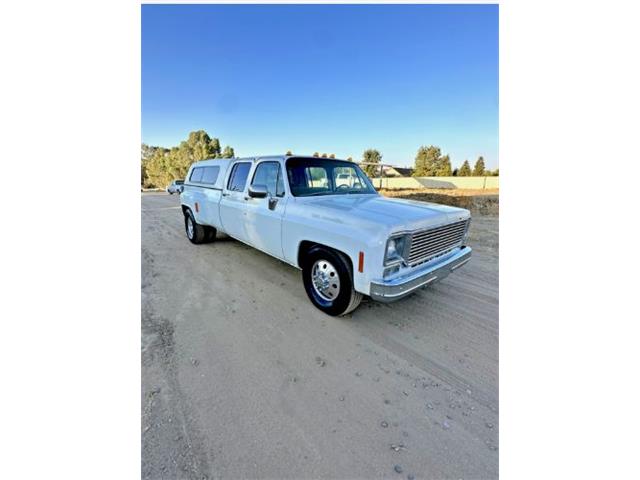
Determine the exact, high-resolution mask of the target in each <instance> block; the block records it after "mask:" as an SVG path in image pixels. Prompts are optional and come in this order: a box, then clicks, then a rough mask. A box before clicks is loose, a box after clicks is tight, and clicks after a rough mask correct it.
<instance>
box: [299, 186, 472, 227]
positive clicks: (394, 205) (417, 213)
mask: <svg viewBox="0 0 640 480" xmlns="http://www.w3.org/2000/svg"><path fill="white" fill-rule="evenodd" d="M297 200H299V201H301V202H303V203H305V204H306V205H308V206H309V207H312V208H317V209H320V210H322V211H323V212H322V213H323V217H325V218H326V216H328V215H330V214H331V212H333V213H335V215H337V216H339V218H341V220H342V222H349V221H350V220H351V221H353V222H355V223H357V222H358V221H366V222H367V223H378V224H382V225H384V226H386V227H387V228H389V229H390V230H393V231H400V230H418V229H423V228H428V227H431V226H435V225H439V224H442V223H449V222H454V221H458V220H464V219H467V218H469V216H470V214H469V211H468V210H465V209H463V208H457V207H449V206H447V205H439V204H436V203H427V202H419V201H415V200H403V199H395V198H387V197H383V196H381V195H366V194H360V195H327V196H317V197H298V198H297ZM346 216H348V217H350V218H347V217H346ZM349 223H350V222H349Z"/></svg>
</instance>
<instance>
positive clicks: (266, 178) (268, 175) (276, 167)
mask: <svg viewBox="0 0 640 480" xmlns="http://www.w3.org/2000/svg"><path fill="white" fill-rule="evenodd" d="M251 185H264V186H266V187H267V191H268V192H269V193H270V194H271V195H273V196H276V197H282V196H284V181H283V179H282V170H281V169H280V164H279V163H278V162H262V163H260V164H259V165H258V166H257V167H256V173H255V174H254V175H253V180H252V181H251Z"/></svg>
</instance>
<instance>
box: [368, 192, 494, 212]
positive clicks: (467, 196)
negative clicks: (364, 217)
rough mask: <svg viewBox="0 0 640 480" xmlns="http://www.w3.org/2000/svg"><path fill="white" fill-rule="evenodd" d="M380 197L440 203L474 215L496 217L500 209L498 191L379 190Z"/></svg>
mask: <svg viewBox="0 0 640 480" xmlns="http://www.w3.org/2000/svg"><path fill="white" fill-rule="evenodd" d="M380 194H381V195H385V196H387V197H395V198H405V199H407V200H419V201H421V202H432V203H440V204H443V205H451V206H453V207H461V208H466V209H468V210H470V211H471V212H472V213H474V214H481V215H498V214H499V209H500V194H499V189H497V188H493V189H487V190H466V189H465V190H463V189H442V188H417V189H413V188H406V189H394V190H386V189H382V190H380Z"/></svg>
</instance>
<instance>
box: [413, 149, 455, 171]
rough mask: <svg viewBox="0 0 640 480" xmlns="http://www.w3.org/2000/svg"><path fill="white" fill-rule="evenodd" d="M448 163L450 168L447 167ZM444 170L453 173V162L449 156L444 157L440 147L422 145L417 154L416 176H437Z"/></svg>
mask: <svg viewBox="0 0 640 480" xmlns="http://www.w3.org/2000/svg"><path fill="white" fill-rule="evenodd" d="M447 163H448V169H447ZM443 172H448V173H449V174H451V162H450V161H449V157H448V156H447V157H443V156H442V153H441V152H440V148H439V147H435V146H433V145H430V146H429V147H425V146H422V147H420V148H419V149H418V153H417V154H416V161H415V169H414V170H413V176H414V177H435V176H438V175H441V174H442V173H443Z"/></svg>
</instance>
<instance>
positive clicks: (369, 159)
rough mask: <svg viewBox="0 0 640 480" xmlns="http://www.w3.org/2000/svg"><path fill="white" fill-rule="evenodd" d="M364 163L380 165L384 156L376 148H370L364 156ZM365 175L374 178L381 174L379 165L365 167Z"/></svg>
mask: <svg viewBox="0 0 640 480" xmlns="http://www.w3.org/2000/svg"><path fill="white" fill-rule="evenodd" d="M362 161H363V162H364V163H380V162H381V161H382V154H381V153H380V152H379V151H378V150H376V149H375V148H369V149H367V150H365V151H364V153H363V154H362ZM363 170H364V173H366V174H367V175H368V176H369V177H374V176H377V175H379V174H380V172H379V170H380V169H379V168H378V167H377V165H364V168H363Z"/></svg>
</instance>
